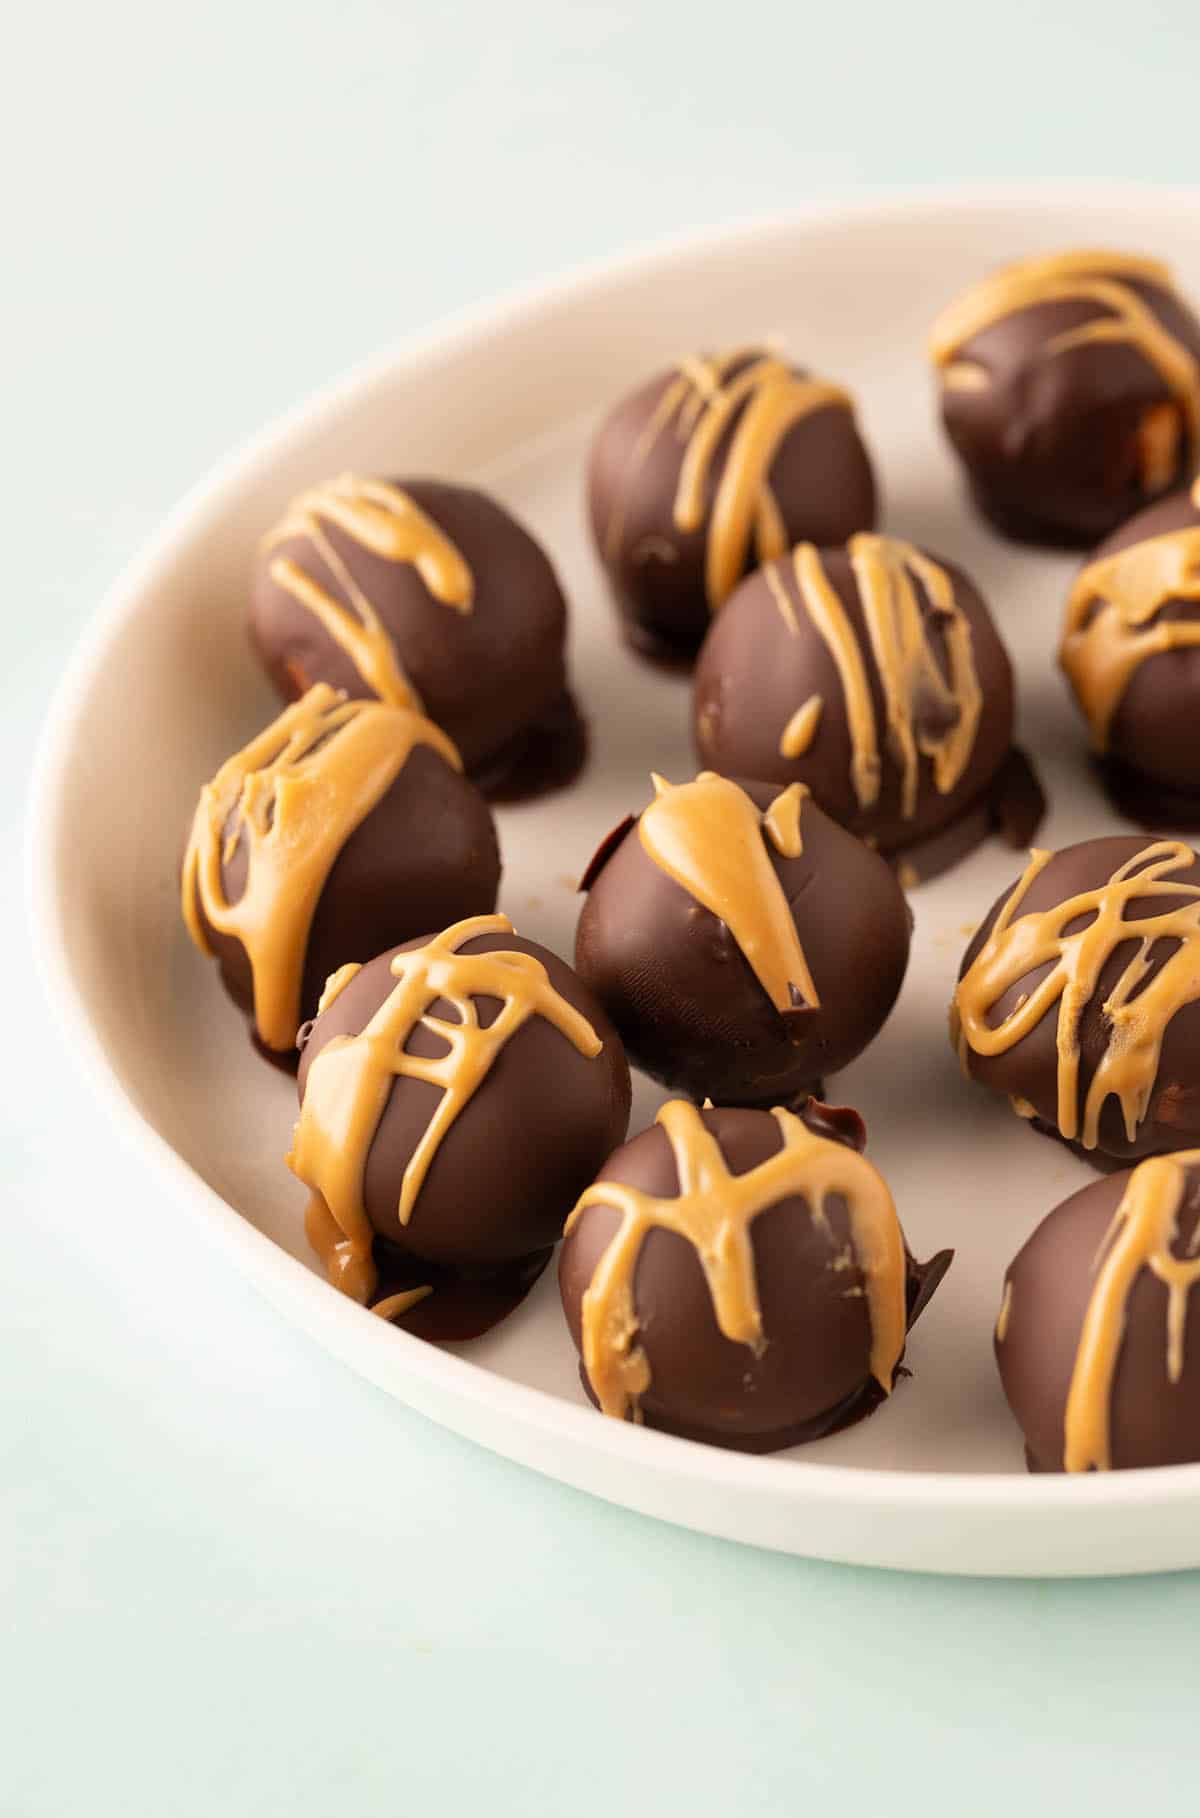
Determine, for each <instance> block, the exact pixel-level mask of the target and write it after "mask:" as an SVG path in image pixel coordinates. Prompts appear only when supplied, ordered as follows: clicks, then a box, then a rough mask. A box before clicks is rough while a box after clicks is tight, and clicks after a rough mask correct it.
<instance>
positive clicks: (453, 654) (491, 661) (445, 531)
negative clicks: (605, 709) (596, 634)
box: [251, 474, 583, 798]
mask: <svg viewBox="0 0 1200 1818" xmlns="http://www.w3.org/2000/svg"><path fill="white" fill-rule="evenodd" d="M251 626H252V631H253V634H254V640H255V643H256V645H257V647H258V650H259V652H260V654H261V656H262V658H263V661H264V663H265V665H266V667H267V670H268V672H269V674H270V675H271V678H272V680H273V681H274V682H275V685H276V686H277V688H278V689H279V691H280V693H281V694H283V695H284V697H285V698H289V697H294V696H295V695H296V694H298V693H302V692H303V691H304V690H305V689H306V688H307V687H309V685H310V684H311V683H313V682H315V681H325V682H329V683H332V684H334V685H336V686H338V687H340V688H343V689H345V690H346V692H347V693H348V694H350V695H353V696H356V697H366V698H378V699H381V700H385V701H390V702H393V703H394V704H398V705H409V706H417V707H419V708H421V709H422V710H423V711H424V712H425V713H427V714H428V715H429V717H430V718H431V719H433V720H435V721H436V722H437V724H438V725H439V726H442V727H444V728H445V730H446V731H447V732H448V733H449V735H450V737H451V738H452V739H453V740H454V741H455V743H456V745H457V746H458V748H459V750H460V751H461V753H462V757H463V761H464V763H465V765H466V767H467V770H468V771H469V772H470V773H471V775H472V776H473V777H475V778H476V780H477V781H479V782H480V783H481V785H482V786H484V787H485V789H486V791H487V792H488V793H489V794H492V795H494V796H496V797H497V798H503V797H505V796H507V795H515V794H529V793H537V792H538V790H539V789H541V788H545V787H551V786H555V785H557V784H558V783H561V782H565V781H567V780H569V777H570V776H572V775H574V774H575V772H576V771H577V770H578V768H579V765H580V763H581V762H582V757H583V733H582V727H581V723H580V722H579V720H578V716H577V715H576V714H575V711H574V708H573V705H572V703H571V697H570V694H569V690H568V686H567V674H566V667H565V656H564V640H565V633H566V604H565V602H564V599H563V595H562V591H561V589H560V587H559V584H558V580H557V577H556V576H555V573H554V570H553V568H552V567H551V565H550V562H549V561H548V559H547V557H546V555H545V553H544V552H543V550H542V549H541V548H540V547H539V545H538V544H537V543H536V542H535V541H534V539H533V537H531V536H530V534H529V533H528V531H526V530H525V529H524V528H523V527H522V526H521V525H520V524H518V523H517V522H516V520H515V519H514V518H512V517H511V516H510V515H509V514H508V512H506V511H505V510H504V509H503V508H502V507H501V506H500V505H499V504H497V503H496V502H495V501H494V500H493V499H490V498H489V497H488V496H487V495H486V494H485V493H482V492H479V491H476V490H475V489H473V488H471V487H466V486H452V485H449V484H447V483H445V482H442V481H435V480H403V481H393V480H381V479H373V478H368V477H364V476H361V475H357V474H341V475H339V476H338V477H337V478H335V479H333V480H330V481H328V482H325V483H322V484H320V485H316V486H313V487H310V488H309V489H308V490H307V491H305V492H303V493H301V494H300V495H299V496H298V497H297V498H296V499H294V500H293V501H292V503H291V505H290V506H289V507H288V509H287V511H286V512H285V513H284V515H283V517H282V519H281V520H280V522H279V523H278V524H277V525H276V526H275V527H274V528H273V529H272V530H271V531H269V532H268V534H267V536H266V537H265V538H264V540H263V543H262V546H261V549H260V553H259V559H258V565H257V569H256V574H255V583H254V598H253V605H252V613H251Z"/></svg>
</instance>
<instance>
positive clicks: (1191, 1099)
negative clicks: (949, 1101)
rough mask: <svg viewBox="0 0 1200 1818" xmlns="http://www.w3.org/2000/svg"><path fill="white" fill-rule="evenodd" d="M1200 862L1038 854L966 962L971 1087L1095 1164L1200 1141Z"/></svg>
mask: <svg viewBox="0 0 1200 1818" xmlns="http://www.w3.org/2000/svg"><path fill="white" fill-rule="evenodd" d="M1198 976H1200V858H1198V857H1197V855H1196V853H1195V852H1193V851H1192V849H1191V847H1190V846H1187V845H1185V844H1183V843H1182V842H1181V841H1179V840H1170V839H1163V840H1155V839H1153V838H1150V837H1148V836H1145V835H1141V836H1135V837H1132V838H1131V837H1129V836H1119V837H1115V838H1111V839H1099V840H1085V841H1084V842H1083V843H1082V844H1081V845H1078V846H1068V847H1066V848H1065V849H1064V850H1063V851H1061V852H1035V853H1034V854H1033V857H1032V859H1031V861H1030V863H1029V865H1028V866H1027V867H1026V869H1025V871H1024V873H1023V874H1022V876H1021V877H1020V878H1019V879H1018V880H1017V882H1016V883H1015V884H1014V885H1013V887H1012V888H1011V889H1010V890H1007V891H1005V893H1004V895H1003V896H1001V897H1000V898H999V900H998V901H997V902H996V903H995V904H994V905H993V907H992V909H991V911H990V913H989V914H988V916H987V919H986V920H985V921H984V923H983V925H982V926H981V928H980V929H979V931H978V933H977V934H976V935H975V937H974V939H973V940H972V941H971V944H970V946H969V947H968V948H967V952H966V956H965V958H964V960H963V965H962V970H961V972H960V974H959V982H958V987H957V989H956V991H955V995H954V1002H953V1006H952V1010H951V1032H952V1036H953V1039H954V1041H955V1043H956V1045H957V1047H958V1052H959V1056H960V1059H961V1061H962V1064H963V1068H964V1070H965V1072H966V1073H967V1075H968V1077H969V1078H971V1079H974V1080H978V1081H979V1082H980V1083H981V1084H982V1085H985V1086H990V1087H991V1088H992V1090H993V1091H996V1092H1002V1093H1005V1094H1006V1095H1007V1096H1008V1097H1009V1099H1010V1101H1011V1102H1012V1105H1013V1109H1014V1110H1015V1111H1017V1112H1018V1113H1019V1115H1020V1116H1021V1117H1023V1118H1025V1119H1027V1120H1029V1121H1031V1122H1032V1123H1034V1124H1035V1125H1036V1126H1037V1127H1038V1128H1039V1129H1041V1130H1043V1131H1046V1132H1049V1133H1050V1134H1052V1135H1056V1136H1060V1137H1062V1138H1063V1139H1064V1140H1065V1141H1066V1142H1068V1143H1070V1144H1072V1145H1073V1146H1074V1147H1076V1148H1077V1149H1078V1150H1079V1152H1080V1153H1081V1154H1083V1155H1084V1156H1085V1157H1086V1158H1087V1159H1088V1160H1090V1161H1092V1162H1094V1163H1095V1164H1096V1165H1097V1166H1100V1167H1105V1166H1111V1165H1112V1164H1113V1163H1120V1164H1124V1163H1127V1162H1130V1161H1133V1160H1136V1159H1138V1158H1140V1157H1142V1156H1147V1155H1154V1154H1159V1153H1162V1152H1163V1151H1166V1150H1170V1149H1179V1148H1186V1147H1187V1146H1188V1144H1189V1143H1192V1142H1197V1141H1200V994H1198V992H1197V988H1196V979H1197V977H1198Z"/></svg>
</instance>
